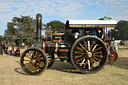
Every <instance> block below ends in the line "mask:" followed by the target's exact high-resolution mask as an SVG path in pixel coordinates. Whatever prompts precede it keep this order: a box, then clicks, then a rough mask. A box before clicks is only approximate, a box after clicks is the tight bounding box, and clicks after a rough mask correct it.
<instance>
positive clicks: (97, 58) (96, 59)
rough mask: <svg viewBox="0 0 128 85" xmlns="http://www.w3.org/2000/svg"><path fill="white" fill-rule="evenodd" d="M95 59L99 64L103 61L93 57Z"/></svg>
mask: <svg viewBox="0 0 128 85" xmlns="http://www.w3.org/2000/svg"><path fill="white" fill-rule="evenodd" d="M93 58H94V59H96V60H97V61H98V62H100V61H101V60H99V59H98V58H96V57H93Z"/></svg>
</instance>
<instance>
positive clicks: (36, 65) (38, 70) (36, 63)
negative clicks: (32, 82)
mask: <svg viewBox="0 0 128 85" xmlns="http://www.w3.org/2000/svg"><path fill="white" fill-rule="evenodd" d="M36 68H37V70H38V71H39V70H40V69H39V67H38V65H37V63H36Z"/></svg>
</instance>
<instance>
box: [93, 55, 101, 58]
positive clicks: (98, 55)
mask: <svg viewBox="0 0 128 85" xmlns="http://www.w3.org/2000/svg"><path fill="white" fill-rule="evenodd" d="M94 57H100V58H103V56H102V55H94Z"/></svg>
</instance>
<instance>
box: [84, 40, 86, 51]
mask: <svg viewBox="0 0 128 85" xmlns="http://www.w3.org/2000/svg"><path fill="white" fill-rule="evenodd" d="M84 46H85V49H87V43H86V42H85V41H84Z"/></svg>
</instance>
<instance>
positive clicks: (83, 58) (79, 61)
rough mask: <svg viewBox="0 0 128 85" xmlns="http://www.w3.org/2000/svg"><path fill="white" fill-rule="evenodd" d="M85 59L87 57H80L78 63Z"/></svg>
mask: <svg viewBox="0 0 128 85" xmlns="http://www.w3.org/2000/svg"><path fill="white" fill-rule="evenodd" d="M83 59H85V57H83V58H80V59H78V60H77V61H76V62H77V63H78V62H80V61H82V60H83Z"/></svg>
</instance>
